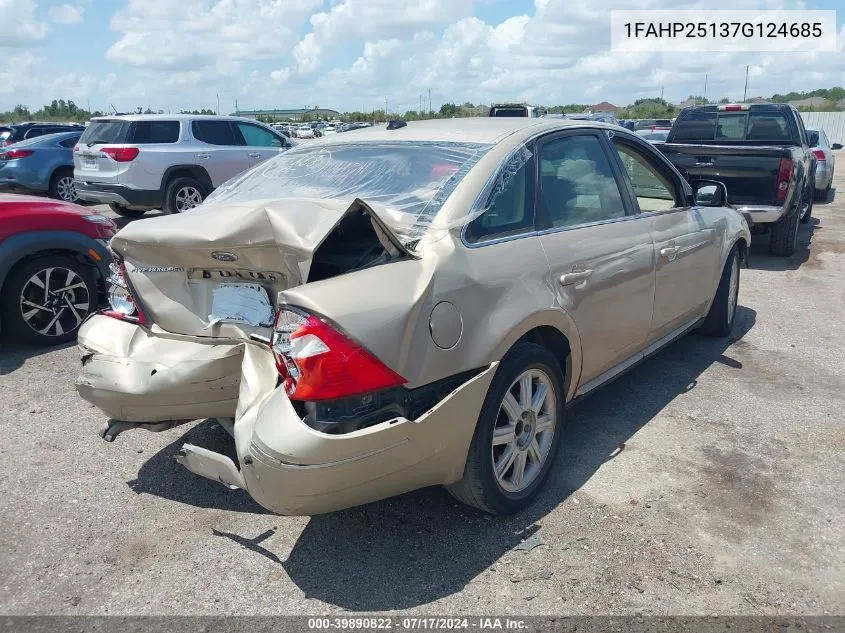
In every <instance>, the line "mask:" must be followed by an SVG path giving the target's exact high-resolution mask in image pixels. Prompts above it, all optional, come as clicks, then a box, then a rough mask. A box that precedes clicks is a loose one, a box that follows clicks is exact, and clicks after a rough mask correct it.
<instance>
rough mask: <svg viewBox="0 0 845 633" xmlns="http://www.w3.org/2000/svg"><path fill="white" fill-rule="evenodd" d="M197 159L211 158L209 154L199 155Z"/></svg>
mask: <svg viewBox="0 0 845 633" xmlns="http://www.w3.org/2000/svg"><path fill="white" fill-rule="evenodd" d="M197 158H211V156H210V155H209V154H197Z"/></svg>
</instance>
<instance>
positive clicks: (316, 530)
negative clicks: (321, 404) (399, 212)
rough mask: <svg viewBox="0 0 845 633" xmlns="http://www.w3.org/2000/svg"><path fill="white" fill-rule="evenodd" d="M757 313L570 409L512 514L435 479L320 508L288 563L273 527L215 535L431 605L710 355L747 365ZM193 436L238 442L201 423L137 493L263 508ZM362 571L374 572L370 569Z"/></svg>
mask: <svg viewBox="0 0 845 633" xmlns="http://www.w3.org/2000/svg"><path fill="white" fill-rule="evenodd" d="M755 321H756V312H755V311H754V310H751V309H749V308H746V307H742V306H740V307H739V308H738V309H737V315H736V322H735V325H734V331H733V333H732V334H731V336H730V337H728V338H724V339H714V338H707V337H704V336H699V335H696V334H692V335H689V336H686V337H684V338H682V339H681V340H680V341H678V342H676V343H675V344H673V345H671V346H670V347H669V348H667V349H665V350H663V351H662V352H661V353H659V354H658V355H657V356H656V357H654V358H652V359H650V360H649V361H647V362H645V363H643V364H642V365H640V366H639V367H637V368H636V369H634V370H633V371H632V372H631V373H629V374H627V375H626V376H623V377H622V378H620V379H619V380H618V381H616V382H615V383H613V384H611V385H608V386H607V387H605V388H604V389H602V390H600V391H599V392H598V393H596V394H595V395H593V396H591V397H590V398H588V399H586V400H584V401H583V402H580V403H578V404H576V405H575V406H574V407H572V408H571V409H570V410H569V412H568V417H569V423H568V425H567V429H566V434H565V435H564V443H563V445H562V450H561V454H559V455H558V459H557V462H556V465H555V468H554V469H553V471H552V473H551V476H550V477H549V480H548V482H547V484H546V487H545V489H544V491H543V492H542V493H541V495H540V496H539V497H538V499H537V500H536V501H535V503H534V504H533V505H532V506H531V507H530V508H528V509H527V510H525V511H524V512H522V513H520V514H517V515H515V516H510V517H491V516H488V515H485V514H483V513H481V512H478V511H476V510H474V509H472V508H469V507H466V506H464V505H462V504H460V503H458V502H456V501H455V500H454V499H452V498H451V497H450V496H449V495H448V494H447V493H446V492H445V491H444V490H443V489H441V488H439V487H438V488H428V489H425V490H420V491H417V492H413V493H409V494H406V495H403V496H400V497H397V498H394V499H388V500H385V501H381V502H377V503H372V504H369V505H366V506H362V507H358V508H351V509H349V510H344V511H340V512H335V513H332V514H327V515H321V516H316V517H312V518H311V519H310V520H309V522H308V524H307V525H306V527H305V529H304V530H303V531H302V533H301V534H300V536H299V538H298V539H297V541H296V543H295V544H294V547H293V549H292V550H291V553H290V555H289V556H288V558H287V559H286V560H284V561H282V560H280V558H279V556H278V554H277V553H274V552H273V551H272V542H269V543H267V542H266V541H268V539H269V538H270V536H271V534H268V533H266V532H265V533H264V534H261V535H260V536H259V537H257V540H256V539H252V538H251V537H252V535H251V534H245V535H239V534H228V533H215V534H214V536H225V537H227V538H229V539H231V540H233V541H235V542H236V543H239V544H241V545H244V546H245V547H248V549H250V550H251V551H253V552H255V553H256V554H260V555H262V556H265V557H266V558H268V559H269V560H270V561H272V562H274V563H280V564H281V565H282V566H283V567H284V569H285V571H286V572H287V574H288V576H289V577H290V579H291V580H292V581H293V582H294V583H295V584H296V585H297V586H298V587H299V588H300V589H301V590H302V591H303V592H304V593H305V595H306V596H308V597H310V598H316V599H318V600H321V601H323V602H326V603H329V604H334V605H337V606H340V607H342V608H344V609H348V610H351V611H385V610H388V609H406V608H410V607H414V606H418V605H422V604H428V603H430V602H432V601H434V600H437V599H439V598H442V597H444V596H447V595H450V594H453V593H455V592H457V591H459V590H460V589H461V588H463V587H464V586H465V585H466V584H467V583H469V582H470V581H471V580H473V579H474V578H475V577H477V576H478V575H479V574H481V573H482V572H483V571H484V570H486V569H487V568H488V567H490V565H492V564H494V563H495V562H496V561H498V560H499V559H500V558H502V556H504V555H505V554H506V553H507V552H508V551H509V550H511V549H513V548H514V547H516V546H517V545H519V544H520V543H521V542H522V541H523V540H524V539H525V538H527V537H529V536H531V535H532V534H533V533H534V532H535V531H536V530H538V529H539V525H538V522H539V521H541V520H542V519H543V518H544V517H545V516H546V515H547V514H549V513H550V512H551V511H552V510H554V509H555V508H556V507H557V506H558V505H559V504H561V503H562V502H563V501H564V500H566V499H567V498H568V497H569V496H570V495H572V493H573V492H575V491H577V490H579V489H580V488H581V487H582V486H583V485H584V483H585V482H587V481H588V480H589V479H590V478H591V477H592V476H593V474H594V473H595V472H596V471H597V470H598V469H599V468H600V467H601V466H602V464H604V463H606V462H608V461H609V460H612V459H613V458H614V457H615V456H616V455H618V454H619V452H620V451H622V450H624V448H625V444H626V442H627V441H628V440H629V439H630V438H631V437H632V436H633V435H634V434H635V433H637V431H639V429H641V428H642V427H643V426H645V425H646V424H647V423H648V422H649V421H650V420H652V419H653V418H654V417H655V416H656V415H657V414H658V413H659V412H660V411H661V410H662V409H663V408H664V407H666V405H667V404H668V403H669V402H671V401H672V400H673V399H674V398H676V397H677V396H678V395H679V394H681V393H686V392H688V391H690V390H692V389H694V388H695V386H696V384H697V381H698V377H699V376H700V375H701V373H702V372H703V371H705V370H706V369H707V368H708V367H710V366H711V365H712V364H713V363H723V364H725V365H726V366H728V367H731V368H733V369H736V370H741V369H742V364H741V363H740V362H738V361H736V360H734V359H732V358H731V357H730V353H729V351H728V349H729V346H730V345H731V344H732V343H734V342H736V341H738V340H740V339H741V338H742V337H743V336H745V334H746V333H747V332H748V331H749V330H751V328H753V327H754V324H755ZM185 441H189V442H192V443H195V444H199V445H202V446H206V447H207V448H212V449H215V450H219V451H223V452H227V453H228V454H230V455H231V452H232V446H233V442H232V440H231V439H230V438H229V436H228V434H226V432H225V431H224V430H223V429H221V428H219V427H215V426H214V425H211V424H208V423H205V424H200V425H198V426H196V427H194V428H192V429H191V430H190V431H189V432H188V433H187V434H185V436H184V437H182V438H180V439H179V440H178V441H176V442H174V443H172V444H170V445H169V446H167V447H166V448H164V449H163V450H162V451H161V452H159V453H158V454H157V455H155V456H154V457H153V458H152V459H150V460H149V461H148V462H147V463H146V464H144V465H143V467H142V468H141V470H140V472H139V473H138V478H137V480H136V481H134V482H130V483H131V485H132V487H133V490H135V491H136V492H139V493H141V492H145V493H149V494H155V495H158V496H162V497H165V498H168V499H172V500H174V501H178V502H180V503H186V504H190V505H195V506H199V507H214V508H220V509H228V510H234V511H240V512H261V511H262V510H261V509H260V508H259V507H258V506H257V505H256V504H255V503H254V502H252V500H251V499H250V497H249V496H248V495H247V494H246V493H245V492H243V491H229V490H227V489H226V488H224V487H223V486H221V485H219V484H216V483H214V482H211V481H206V480H203V479H201V478H199V477H196V476H194V475H192V474H191V473H189V472H187V471H186V470H184V469H183V468H182V467H181V466H179V465H177V464H176V462H175V460H174V459H173V458H174V456H175V454H176V451H177V450H178V449H179V447H180V446H181V445H182V443H183V442H185ZM253 541H255V542H253ZM326 570H331V573H327V572H326ZM361 570H367V571H366V574H365V575H364V576H362V574H361Z"/></svg>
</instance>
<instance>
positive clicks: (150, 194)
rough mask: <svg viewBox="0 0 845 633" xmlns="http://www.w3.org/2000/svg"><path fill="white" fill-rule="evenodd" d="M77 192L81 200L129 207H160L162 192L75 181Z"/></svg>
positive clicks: (146, 208)
mask: <svg viewBox="0 0 845 633" xmlns="http://www.w3.org/2000/svg"><path fill="white" fill-rule="evenodd" d="M74 185H75V187H76V193H77V194H78V195H79V198H80V199H81V200H86V201H87V202H97V203H100V204H108V203H114V204H118V205H120V206H122V207H127V208H129V209H144V210H150V209H158V208H160V207H161V202H162V194H161V191H159V190H158V189H153V190H148V189H131V188H130V187H127V186H125V185H109V184H104V183H96V182H85V181H82V180H76V181H74Z"/></svg>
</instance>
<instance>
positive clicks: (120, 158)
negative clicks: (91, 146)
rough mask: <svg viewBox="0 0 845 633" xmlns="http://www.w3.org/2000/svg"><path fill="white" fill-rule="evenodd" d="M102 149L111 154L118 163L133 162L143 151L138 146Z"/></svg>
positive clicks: (104, 152) (107, 154) (106, 153)
mask: <svg viewBox="0 0 845 633" xmlns="http://www.w3.org/2000/svg"><path fill="white" fill-rule="evenodd" d="M100 151H101V152H103V154H105V155H106V156H111V157H112V158H113V159H114V160H116V161H117V162H118V163H129V162H132V161H133V160H135V159H136V158H138V154H139V153H140V152H141V150H139V149H138V148H137V147H103V148H101V149H100Z"/></svg>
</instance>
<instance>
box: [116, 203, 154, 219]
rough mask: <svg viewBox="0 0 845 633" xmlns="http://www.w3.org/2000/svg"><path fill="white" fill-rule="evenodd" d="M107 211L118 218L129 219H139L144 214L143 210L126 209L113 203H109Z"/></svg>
mask: <svg viewBox="0 0 845 633" xmlns="http://www.w3.org/2000/svg"><path fill="white" fill-rule="evenodd" d="M109 209H111V210H112V211H114V212H115V213H117V214H118V215H119V216H120V217H122V218H129V219H136V218H140V217H141V216H142V215H144V214H145V213H146V211H145V210H143V209H127V208H126V207H122V206H120V205H119V204H115V203H114V202H109Z"/></svg>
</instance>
